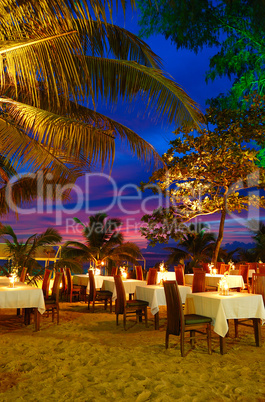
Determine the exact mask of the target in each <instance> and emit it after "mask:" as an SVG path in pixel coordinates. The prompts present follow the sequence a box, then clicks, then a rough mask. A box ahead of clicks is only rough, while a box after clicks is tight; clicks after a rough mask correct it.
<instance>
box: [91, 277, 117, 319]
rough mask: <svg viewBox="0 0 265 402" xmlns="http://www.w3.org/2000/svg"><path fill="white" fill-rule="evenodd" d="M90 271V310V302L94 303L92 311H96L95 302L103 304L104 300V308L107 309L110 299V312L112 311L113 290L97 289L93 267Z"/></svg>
mask: <svg viewBox="0 0 265 402" xmlns="http://www.w3.org/2000/svg"><path fill="white" fill-rule="evenodd" d="M88 272H89V296H88V310H90V303H92V313H94V309H95V303H101V304H102V303H103V302H104V308H105V310H107V305H108V301H109V303H110V312H111V313H112V292H110V291H109V290H97V289H96V285H95V278H94V273H93V271H92V269H90V270H89V271H88ZM115 276H116V275H115ZM115 276H114V278H115Z"/></svg>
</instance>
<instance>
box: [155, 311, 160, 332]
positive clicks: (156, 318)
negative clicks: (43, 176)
mask: <svg viewBox="0 0 265 402" xmlns="http://www.w3.org/2000/svg"><path fill="white" fill-rule="evenodd" d="M154 317H155V329H159V312H157V313H156V314H155V315H154Z"/></svg>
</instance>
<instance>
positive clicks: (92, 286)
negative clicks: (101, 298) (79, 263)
mask: <svg viewBox="0 0 265 402" xmlns="http://www.w3.org/2000/svg"><path fill="white" fill-rule="evenodd" d="M88 275H89V299H90V300H94V299H95V298H96V284H95V277H94V272H93V271H92V269H90V270H89V271H88Z"/></svg>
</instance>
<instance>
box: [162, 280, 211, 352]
mask: <svg viewBox="0 0 265 402" xmlns="http://www.w3.org/2000/svg"><path fill="white" fill-rule="evenodd" d="M164 289H165V296H166V303H167V329H166V342H165V345H166V349H167V348H168V343H169V335H176V336H180V351H181V356H182V357H183V356H184V340H185V332H187V331H189V333H190V338H189V340H190V343H191V345H192V346H194V342H195V338H197V339H198V338H199V337H195V334H196V333H199V334H201V335H202V334H203V335H204V336H205V335H206V337H207V343H208V353H209V354H211V353H212V347H211V322H212V319H211V318H209V317H204V316H201V315H197V314H184V313H183V308H182V301H181V296H180V293H179V289H178V284H177V282H176V281H164ZM203 330H205V332H204V331H203Z"/></svg>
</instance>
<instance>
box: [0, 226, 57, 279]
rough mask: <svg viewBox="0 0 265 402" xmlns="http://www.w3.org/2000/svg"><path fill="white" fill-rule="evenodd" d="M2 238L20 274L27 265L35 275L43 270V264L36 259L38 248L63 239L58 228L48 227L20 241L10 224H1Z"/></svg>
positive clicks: (54, 243)
mask: <svg viewBox="0 0 265 402" xmlns="http://www.w3.org/2000/svg"><path fill="white" fill-rule="evenodd" d="M0 238H2V239H3V240H4V241H5V243H6V250H7V252H8V254H9V256H10V258H11V259H12V265H14V266H16V267H18V270H19V271H18V274H20V272H21V270H22V268H23V267H27V268H28V273H29V274H30V275H31V274H32V275H33V276H34V275H35V274H39V273H40V272H41V271H42V270H43V267H42V266H41V264H39V262H38V261H36V260H35V255H36V252H37V251H38V249H40V248H42V247H44V246H47V245H57V244H58V243H60V242H61V241H62V236H61V235H60V234H59V233H58V231H57V230H56V229H53V228H48V229H47V230H46V231H45V232H43V233H41V234H34V235H32V236H30V237H28V239H27V240H26V241H25V242H22V241H21V242H20V241H18V238H17V235H16V234H15V232H14V231H13V229H12V227H11V226H9V225H0Z"/></svg>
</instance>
